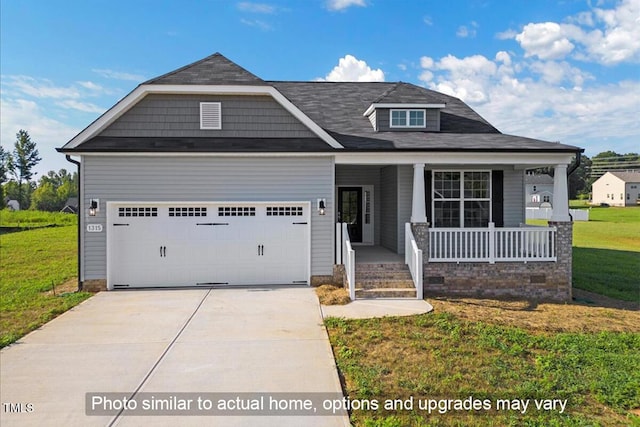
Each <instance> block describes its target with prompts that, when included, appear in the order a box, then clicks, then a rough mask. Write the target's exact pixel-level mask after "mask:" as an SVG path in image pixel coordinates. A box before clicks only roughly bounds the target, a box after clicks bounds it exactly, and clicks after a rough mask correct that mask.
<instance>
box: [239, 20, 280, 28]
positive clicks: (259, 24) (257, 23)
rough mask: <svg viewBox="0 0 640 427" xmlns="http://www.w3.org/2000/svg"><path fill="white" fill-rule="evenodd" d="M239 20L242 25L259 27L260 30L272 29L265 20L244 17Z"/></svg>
mask: <svg viewBox="0 0 640 427" xmlns="http://www.w3.org/2000/svg"><path fill="white" fill-rule="evenodd" d="M240 22H241V23H243V24H244V25H247V26H249V27H255V28H259V29H261V30H262V31H269V30H271V29H273V27H271V25H270V24H268V23H267V22H264V21H261V20H259V19H244V18H241V19H240Z"/></svg>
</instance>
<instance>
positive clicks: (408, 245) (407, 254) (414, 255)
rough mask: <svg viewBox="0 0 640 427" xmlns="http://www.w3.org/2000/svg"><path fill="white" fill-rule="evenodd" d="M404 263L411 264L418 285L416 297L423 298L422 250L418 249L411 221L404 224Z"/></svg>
mask: <svg viewBox="0 0 640 427" xmlns="http://www.w3.org/2000/svg"><path fill="white" fill-rule="evenodd" d="M404 263H405V264H407V265H408V266H409V271H411V278H413V283H414V284H415V285H416V298H418V299H422V250H421V249H418V244H417V243H416V238H415V237H414V236H413V231H412V230H411V224H410V223H405V225H404Z"/></svg>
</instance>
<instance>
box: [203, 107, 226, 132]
mask: <svg viewBox="0 0 640 427" xmlns="http://www.w3.org/2000/svg"><path fill="white" fill-rule="evenodd" d="M200 129H222V104H221V103H220V102H201V103H200Z"/></svg>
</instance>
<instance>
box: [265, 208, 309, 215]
mask: <svg viewBox="0 0 640 427" xmlns="http://www.w3.org/2000/svg"><path fill="white" fill-rule="evenodd" d="M267 216H302V206H267Z"/></svg>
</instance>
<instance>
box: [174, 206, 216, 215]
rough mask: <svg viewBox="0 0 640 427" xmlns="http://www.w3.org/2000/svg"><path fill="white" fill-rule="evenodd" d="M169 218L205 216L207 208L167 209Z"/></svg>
mask: <svg viewBox="0 0 640 427" xmlns="http://www.w3.org/2000/svg"><path fill="white" fill-rule="evenodd" d="M169 216H207V208H205V207H177V208H169Z"/></svg>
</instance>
